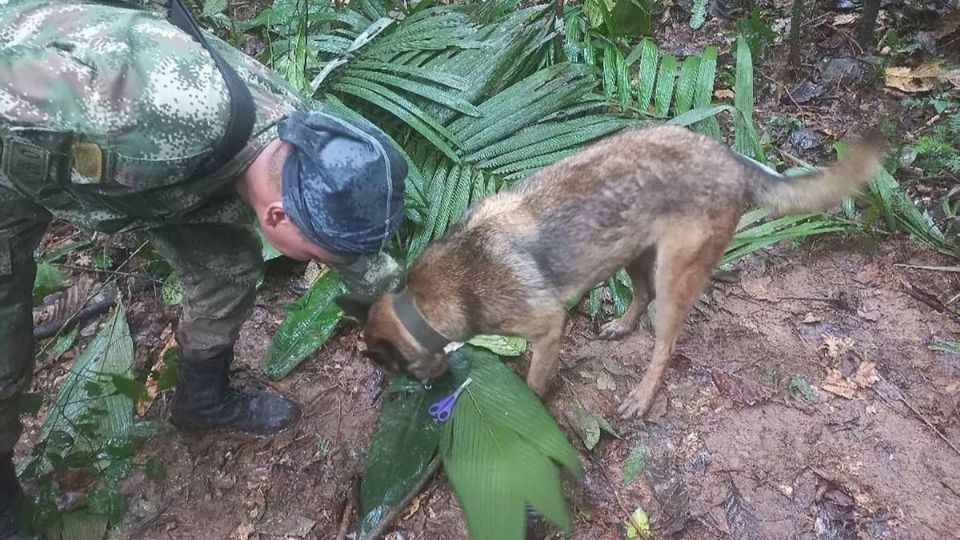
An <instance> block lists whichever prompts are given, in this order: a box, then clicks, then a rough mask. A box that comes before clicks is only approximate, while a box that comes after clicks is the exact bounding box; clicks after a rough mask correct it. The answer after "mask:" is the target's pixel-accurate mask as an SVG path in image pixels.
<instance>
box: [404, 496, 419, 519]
mask: <svg viewBox="0 0 960 540" xmlns="http://www.w3.org/2000/svg"><path fill="white" fill-rule="evenodd" d="M422 500H423V493H421V494H420V495H417V496H416V497H414V498H413V500H412V501H410V505H409V506H407V510H406V511H405V512H404V513H403V517H401V518H400V519H402V520H403V521H406V520H408V519H410V518H412V517H413V515H414V514H416V513H417V511H418V510H420V501H422Z"/></svg>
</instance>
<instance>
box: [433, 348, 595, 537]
mask: <svg viewBox="0 0 960 540" xmlns="http://www.w3.org/2000/svg"><path fill="white" fill-rule="evenodd" d="M464 348H465V349H468V350H470V354H471V357H472V367H471V369H470V377H471V379H473V383H472V384H470V385H469V386H467V387H466V390H465V391H464V393H463V395H461V396H460V399H459V400H458V401H457V404H456V407H455V408H454V412H453V417H452V418H451V420H450V421H449V422H448V423H447V426H446V429H445V430H444V434H443V442H442V443H441V452H442V456H443V465H444V470H445V471H446V472H447V476H448V477H449V478H450V482H451V484H452V485H453V488H454V491H455V493H456V495H457V499H458V500H459V501H460V504H461V506H462V507H463V510H464V515H465V517H466V521H467V527H468V528H469V529H470V537H471V538H473V539H474V540H477V539H481V540H482V539H496V540H513V539H516V540H520V539H522V538H523V531H524V526H525V518H524V509H525V507H526V505H527V504H529V505H531V506H533V507H534V508H536V509H537V510H538V511H539V512H540V513H542V514H543V515H544V516H545V517H546V518H547V519H549V520H550V521H552V522H553V523H554V524H556V525H557V526H559V527H561V528H563V529H569V527H570V518H569V514H568V512H567V505H566V502H565V501H564V497H563V490H562V487H561V484H560V477H559V470H558V469H557V464H559V465H561V466H563V467H565V468H567V469H568V470H570V471H571V472H573V473H574V474H577V475H582V474H583V469H582V467H581V466H580V462H579V459H578V457H577V453H576V451H575V450H574V449H573V447H572V446H571V445H570V443H569V441H568V440H567V438H566V437H565V436H564V434H563V432H562V431H560V428H559V427H558V426H557V424H556V422H555V421H554V420H553V418H552V417H551V416H550V414H549V413H548V412H547V410H546V408H544V406H543V404H542V403H541V402H540V400H539V399H538V398H537V396H536V395H535V394H534V393H533V392H532V391H531V390H530V389H529V388H528V387H527V385H526V384H525V383H524V382H523V381H522V380H520V379H519V378H518V377H517V376H516V375H515V374H514V373H513V372H512V371H510V370H509V369H507V368H506V367H505V366H504V365H503V364H502V363H501V362H500V361H499V359H498V358H497V357H496V356H495V355H493V354H490V353H488V352H485V351H481V350H479V349H473V348H472V347H470V346H469V345H467V346H465V347H464Z"/></svg>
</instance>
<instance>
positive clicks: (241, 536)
mask: <svg viewBox="0 0 960 540" xmlns="http://www.w3.org/2000/svg"><path fill="white" fill-rule="evenodd" d="M254 529H255V527H254V526H253V523H241V524H240V525H237V528H236V529H234V530H233V533H231V534H230V538H231V539H236V540H249V539H250V536H251V535H252V534H253V531H254Z"/></svg>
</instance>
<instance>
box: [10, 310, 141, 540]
mask: <svg viewBox="0 0 960 540" xmlns="http://www.w3.org/2000/svg"><path fill="white" fill-rule="evenodd" d="M132 365H133V340H132V338H131V336H130V330H129V328H128V327H127V323H126V319H125V311H124V308H123V305H120V306H118V307H117V309H116V310H115V311H114V313H113V316H112V317H110V318H109V320H108V321H107V322H106V323H105V324H104V326H103V328H102V329H101V330H100V332H99V333H98V334H97V335H96V336H95V337H94V339H93V340H92V341H91V342H90V344H89V345H88V346H87V348H86V349H85V350H84V351H83V352H82V353H81V354H80V355H79V356H78V357H77V359H76V360H75V361H74V363H73V366H72V367H71V369H70V372H69V373H68V374H67V377H66V378H65V379H64V382H63V383H62V384H61V386H60V388H59V390H58V393H57V397H56V399H55V400H54V402H53V405H52V406H51V408H50V411H49V413H48V414H47V418H46V420H45V421H44V423H43V425H42V427H41V430H40V437H39V440H38V441H37V442H36V443H35V445H34V448H33V452H32V455H31V456H32V457H31V459H30V460H29V461H28V462H27V463H26V464H25V466H24V467H23V470H22V476H23V477H24V478H28V479H31V480H33V481H34V482H36V483H37V485H38V489H37V498H36V500H35V501H33V502H32V504H30V505H29V507H28V509H27V510H28V511H27V513H26V518H27V519H26V521H27V523H26V526H27V527H28V529H30V530H32V531H34V532H38V533H43V534H44V535H46V536H48V537H56V538H65V539H75V538H88V537H89V538H102V537H103V534H104V531H105V530H106V528H107V527H108V526H109V525H110V524H111V523H117V522H119V521H120V520H121V519H122V517H123V514H124V512H125V510H126V503H125V501H124V498H123V496H122V495H121V494H120V493H119V491H118V490H117V486H118V484H119V482H120V481H122V480H123V478H125V477H126V476H127V475H128V474H129V473H130V470H131V469H132V467H133V462H132V459H133V456H134V455H135V454H136V452H137V450H138V449H139V448H140V447H141V446H142V444H143V442H144V441H145V439H146V436H147V435H148V434H149V426H148V425H146V424H141V425H138V424H134V422H133V404H134V398H136V399H141V398H143V397H144V396H145V390H144V388H143V385H142V384H140V383H139V382H138V381H136V380H134V379H132V372H131V369H132ZM51 472H56V473H64V472H84V473H85V474H87V475H89V477H90V481H89V482H87V483H86V484H85V485H84V486H81V487H79V488H78V487H77V486H71V487H70V489H71V490H74V491H76V490H77V489H80V490H83V491H86V492H87V496H86V503H85V504H84V505H83V506H81V507H80V508H78V509H75V510H72V511H70V512H67V513H64V514H61V513H60V512H59V511H58V510H57V506H56V499H57V497H58V495H59V493H60V491H61V488H60V486H59V484H58V483H57V480H56V479H57V478H58V476H57V475H52V474H49V473H51ZM97 535H99V536H97Z"/></svg>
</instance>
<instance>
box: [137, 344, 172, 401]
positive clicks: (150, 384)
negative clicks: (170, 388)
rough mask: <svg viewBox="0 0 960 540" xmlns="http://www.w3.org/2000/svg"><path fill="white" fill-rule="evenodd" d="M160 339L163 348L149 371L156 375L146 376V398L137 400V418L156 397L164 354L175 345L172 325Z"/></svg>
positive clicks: (163, 364)
mask: <svg viewBox="0 0 960 540" xmlns="http://www.w3.org/2000/svg"><path fill="white" fill-rule="evenodd" d="M160 341H161V342H162V343H163V344H164V345H163V348H161V349H160V354H158V355H157V361H156V362H154V364H153V367H152V368H151V371H152V372H154V373H156V376H151V377H147V380H146V382H145V383H144V387H145V388H146V390H147V399H144V400H141V401H138V402H137V405H136V407H137V408H136V415H137V418H143V416H144V415H145V414H147V411H149V410H150V406H151V405H153V400H155V399H156V398H157V394H158V393H159V390H158V389H157V383H158V381H159V380H160V374H161V373H163V372H164V371H165V370H166V369H167V364H166V362H164V361H163V358H164V355H166V354H167V351H169V350H170V349H172V348H173V347H176V345H177V340H176V336H174V334H173V327H172V326H170V325H167V327H166V328H165V329H164V330H163V333H162V334H160Z"/></svg>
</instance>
